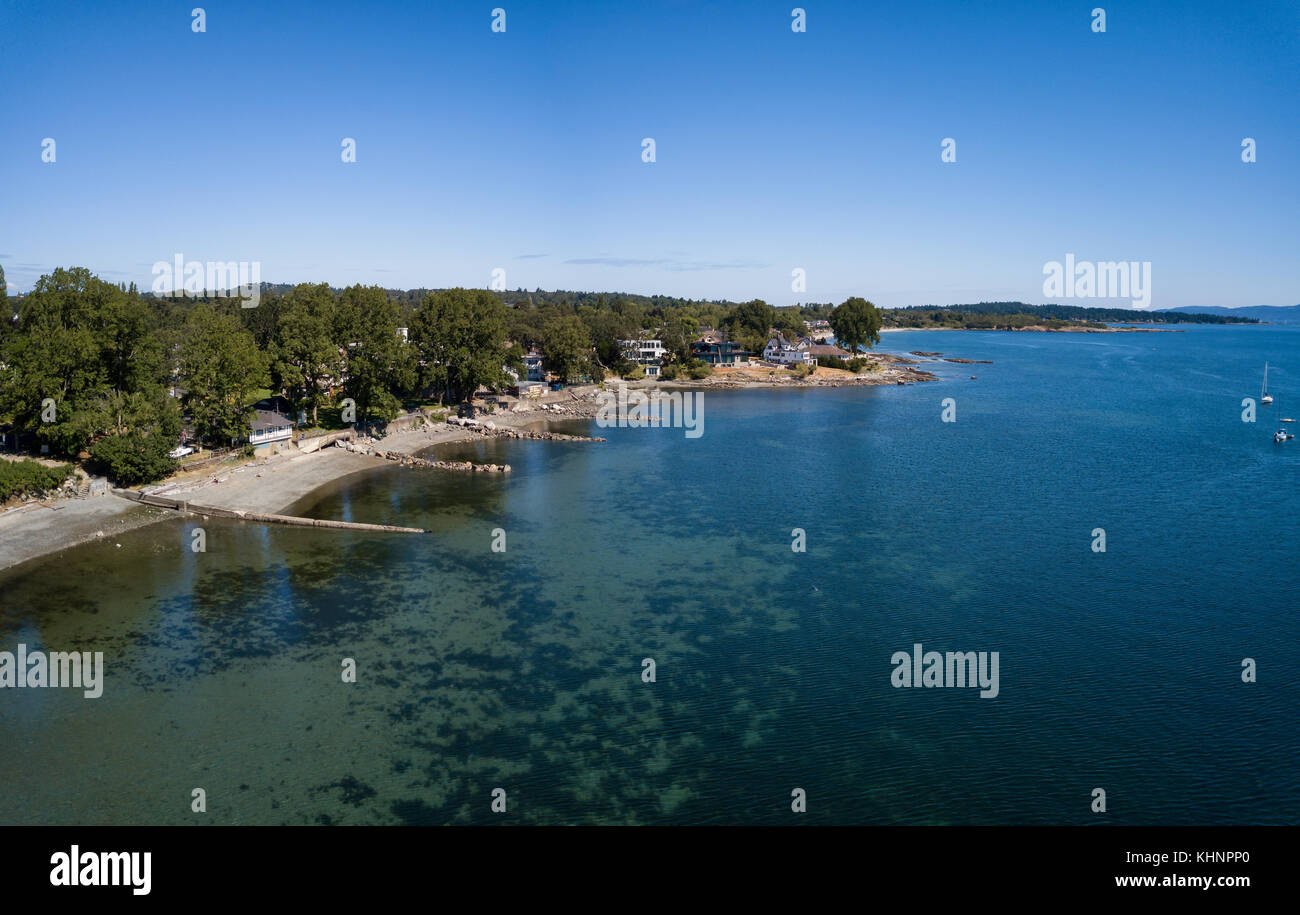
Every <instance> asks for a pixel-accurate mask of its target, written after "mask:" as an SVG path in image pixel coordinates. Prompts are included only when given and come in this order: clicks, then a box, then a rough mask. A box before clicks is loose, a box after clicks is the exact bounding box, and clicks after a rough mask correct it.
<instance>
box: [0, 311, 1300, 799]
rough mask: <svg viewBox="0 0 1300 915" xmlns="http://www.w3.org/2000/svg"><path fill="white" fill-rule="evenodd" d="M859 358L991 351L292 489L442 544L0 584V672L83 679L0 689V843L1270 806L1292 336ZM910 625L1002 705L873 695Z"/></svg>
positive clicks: (1299, 700)
mask: <svg viewBox="0 0 1300 915" xmlns="http://www.w3.org/2000/svg"><path fill="white" fill-rule="evenodd" d="M882 348H884V349H887V350H891V351H902V352H905V351H908V350H938V351H942V352H943V353H944V354H945V355H947V356H954V357H962V358H970V359H991V360H993V364H992V365H955V364H950V363H939V364H938V365H937V366H936V367H934V368H935V371H936V372H937V373H938V374H940V375H941V376H942V377H943V381H942V382H940V383H934V384H925V385H915V386H910V387H906V388H901V387H882V388H872V389H839V390H812V391H748V392H709V393H707V394H706V395H705V407H704V421H705V425H704V435H703V436H702V437H701V438H699V439H695V440H691V439H687V438H685V436H684V435H683V434H682V430H680V429H676V430H674V429H624V430H617V429H615V430H605V431H601V432H598V434H603V435H606V436H607V437H608V438H609V441H608V442H607V443H605V444H569V443H540V442H492V443H478V444H472V445H464V446H454V447H450V448H446V449H443V452H444V453H447V454H457V455H472V456H475V457H476V459H482V460H492V461H506V462H509V463H510V464H512V465H513V467H514V473H513V474H511V475H510V476H508V477H504V478H501V477H489V476H487V475H473V476H460V475H453V474H445V473H439V472H435V471H425V470H411V469H403V468H396V467H394V468H384V469H381V470H378V471H376V472H373V473H370V474H367V475H362V476H359V477H352V478H350V479H348V480H345V481H341V482H340V483H338V484H336V485H334V486H332V487H330V488H329V489H327V490H325V491H323V492H321V493H318V494H317V495H316V496H315V497H313V498H312V499H310V500H307V502H305V503H304V504H302V505H300V506H298V509H300V510H301V512H302V513H308V514H313V515H315V516H318V517H328V518H344V519H351V520H364V521H375V522H391V523H399V524H403V525H414V526H421V527H427V528H431V529H432V530H433V532H434V533H433V534H432V535H431V536H426V537H412V536H400V535H356V534H352V533H342V532H337V531H315V530H298V529H292V528H278V527H259V526H256V525H244V524H237V523H226V522H222V521H218V520H212V521H210V522H208V523H207V524H206V525H205V527H206V530H207V552H206V553H203V554H194V553H192V552H190V550H189V544H190V542H191V537H190V531H191V530H192V528H193V527H194V523H193V522H185V521H180V520H177V521H169V522H164V523H160V524H157V525H154V526H152V527H149V528H145V529H142V530H139V531H135V532H132V533H129V534H125V535H122V536H120V537H117V538H115V540H114V542H120V543H121V544H122V546H121V548H120V549H119V548H116V547H114V546H113V543H112V542H109V543H98V544H94V545H89V546H85V547H80V548H77V549H73V550H70V551H67V552H65V553H63V554H61V555H58V556H56V557H52V558H50V559H48V560H46V561H43V562H40V563H36V564H30V565H27V566H24V567H22V568H20V569H17V570H12V571H11V572H9V573H5V574H3V575H0V594H3V595H4V598H3V604H2V608H0V649H4V650H13V649H14V647H15V645H16V644H17V643H18V642H20V641H22V642H26V643H27V645H28V646H29V647H36V646H42V647H45V648H47V649H49V650H64V649H77V650H88V651H103V652H104V653H105V663H106V667H107V677H106V685H105V690H104V696H103V698H101V699H98V700H95V701H89V700H85V699H82V698H80V693H79V692H75V691H71V690H22V691H18V690H5V691H4V692H3V693H0V734H3V739H2V740H0V822H3V823H340V824H353V823H447V822H473V823H491V822H542V823H555V822H563V823H585V822H617V823H655V822H671V823H734V822H745V823H775V824H779V823H801V824H813V823H868V824H891V823H935V824H939V823H1007V824H1017V823H1044V824H1091V823H1103V822H1104V823H1111V824H1220V823H1295V822H1297V821H1298V820H1300V774H1298V772H1300V770H1298V769H1297V767H1296V765H1295V759H1296V756H1297V751H1300V729H1297V727H1296V712H1297V709H1298V708H1300V677H1297V671H1300V650H1298V649H1297V629H1298V625H1297V620H1298V616H1297V614H1298V613H1300V589H1298V588H1297V582H1296V576H1297V569H1298V568H1300V565H1298V564H1297V563H1296V555H1297V550H1298V548H1300V491H1298V490H1297V483H1298V482H1300V442H1291V443H1288V444H1286V445H1274V444H1273V443H1272V441H1271V434H1272V432H1273V430H1274V429H1275V428H1276V425H1275V424H1274V421H1275V420H1276V419H1277V418H1279V417H1281V416H1294V417H1296V418H1300V328H1289V329H1288V328H1270V327H1239V328H1232V327H1188V328H1187V329H1186V331H1185V332H1182V333H1158V334H1116V335H1107V336H1094V335H1089V336H1082V335H1079V336H1076V335H1064V334H1028V333H1014V334H1013V333H960V332H947V333H945V332H913V333H905V334H892V335H887V336H886V338H885V340H884V341H883V344H882ZM1266 359H1267V360H1269V361H1270V362H1271V363H1272V370H1271V372H1270V376H1269V377H1270V388H1272V389H1273V391H1274V393H1275V394H1276V396H1277V404H1276V412H1274V411H1273V408H1269V410H1267V411H1265V412H1263V413H1262V414H1261V417H1260V420H1259V421H1258V422H1257V423H1255V424H1253V425H1251V424H1246V423H1243V422H1242V421H1241V411H1242V407H1241V400H1242V398H1243V397H1247V396H1254V397H1257V396H1258V394H1259V385H1260V380H1261V375H1262V370H1263V364H1264V361H1265V360H1266ZM972 374H974V375H976V376H978V377H977V379H975V380H971V379H970V377H969V376H971V375H972ZM947 397H951V398H954V399H955V401H956V416H957V421H956V422H954V423H944V422H941V421H940V416H941V411H942V404H941V401H942V400H943V399H944V398H947ZM577 426H578V429H579V430H581V429H582V428H585V426H586V424H585V423H580V424H577ZM571 431H572V430H571ZM1098 527H1100V528H1104V529H1105V532H1106V541H1107V549H1106V552H1105V553H1096V552H1094V551H1093V550H1092V548H1091V545H1092V542H1093V538H1092V531H1093V529H1094V528H1098ZM495 528H500V529H503V530H504V531H505V532H506V546H507V549H506V552H504V553H494V552H492V551H491V549H490V546H491V543H492V539H493V530H494V529H495ZM794 528H802V529H803V530H804V531H805V532H806V536H807V552H805V553H796V552H794V551H792V549H791V542H792V534H791V532H792V530H793V529H794ZM915 642H921V643H922V644H923V645H924V646H925V648H926V649H927V650H939V651H997V652H999V658H1000V671H999V672H1000V694H999V695H998V696H997V697H996V698H994V699H981V698H979V696H978V695H977V691H975V690H971V689H921V688H916V689H895V688H893V687H892V686H891V685H890V674H891V672H892V670H893V668H892V666H891V664H890V658H891V655H892V654H893V653H894V652H895V651H900V650H902V651H910V649H911V646H912V645H913V644H914V643H915ZM344 658H353V659H355V661H356V665H357V671H358V682H357V683H356V684H345V683H343V682H341V677H340V670H341V661H342V659H344ZM643 658H653V659H654V660H655V662H656V665H657V681H656V682H654V683H644V682H642V679H641V671H642V659H643ZM1243 658H1253V659H1255V661H1256V663H1257V665H1258V682H1256V683H1243V682H1242V679H1241V662H1242V659H1243ZM195 787H202V788H204V789H205V791H206V792H207V799H208V801H207V803H208V810H207V812H206V813H200V814H196V813H192V812H191V810H190V798H191V790H192V789H193V788H195ZM498 787H500V788H504V789H505V790H506V792H507V802H508V812H507V813H506V814H505V815H496V814H493V813H492V812H491V809H490V803H491V792H492V790H493V789H494V788H498ZM796 787H798V788H803V789H805V790H806V791H807V793H808V812H807V813H806V814H805V815H802V816H797V815H795V814H792V813H791V812H790V796H791V790H792V789H793V788H796ZM1097 787H1101V788H1104V789H1105V790H1106V791H1107V794H1108V807H1109V811H1108V813H1106V814H1105V815H1104V816H1102V815H1097V814H1093V813H1091V812H1090V809H1089V805H1090V802H1091V800H1092V797H1091V792H1092V790H1093V789H1094V788H1097Z"/></svg>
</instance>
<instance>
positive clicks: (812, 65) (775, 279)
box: [0, 0, 1300, 308]
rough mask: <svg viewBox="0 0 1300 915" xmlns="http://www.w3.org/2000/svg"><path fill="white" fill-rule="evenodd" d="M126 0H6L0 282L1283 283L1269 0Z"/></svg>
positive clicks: (937, 286) (1271, 294)
mask: <svg viewBox="0 0 1300 915" xmlns="http://www.w3.org/2000/svg"><path fill="white" fill-rule="evenodd" d="M796 2H801V3H802V5H803V8H804V9H805V10H806V11H807V31H806V33H803V34H796V33H794V32H792V31H791V28H790V23H791V15H790V11H791V9H792V8H793V7H794V6H795V3H796ZM199 3H203V4H204V6H203V8H204V10H205V12H206V20H207V31H206V32H205V33H202V34H195V33H193V32H192V31H191V26H190V23H191V16H190V10H191V9H192V8H193V7H194V6H195V5H197V4H199ZM1097 5H1102V6H1104V8H1105V10H1106V32H1105V33H1104V34H1097V33H1094V32H1093V31H1092V29H1091V21H1092V18H1091V14H1090V11H1091V9H1092V8H1093V7H1094V6H1097ZM272 6H273V7H274V8H271V7H272ZM494 6H502V7H503V8H504V9H505V10H506V31H505V33H493V32H492V31H491V28H490V25H491V21H492V14H491V10H492V8H493V7H494ZM122 7H126V8H122ZM122 7H119V5H118V4H104V3H60V2H41V3H30V2H25V0H19V2H15V0H4V3H3V5H0V264H3V265H4V267H5V271H6V273H7V276H8V279H9V282H10V286H11V289H16V290H26V289H28V288H30V286H31V284H32V283H33V282H34V281H35V279H36V278H37V277H38V276H39V275H40V274H42V273H45V272H48V271H49V270H50V269H52V268H53V267H55V266H72V265H76V266H86V267H90V268H91V269H93V270H95V271H96V272H98V273H99V274H100V275H101V276H103V277H104V278H106V279H109V280H114V281H126V280H134V281H136V282H137V283H139V284H140V285H141V286H143V287H145V288H147V287H148V286H149V284H150V283H151V281H152V275H151V267H152V265H153V264H154V263H155V262H157V261H171V260H172V259H173V258H174V257H175V255H176V254H178V253H179V254H183V255H184V257H185V258H186V259H187V260H199V261H231V260H244V261H258V262H260V264H261V276H262V279H264V280H269V281H273V282H302V281H327V282H329V283H331V284H334V285H345V284H350V283H354V282H363V283H378V284H382V285H384V286H389V287H402V288H408V287H415V286H431V287H440V286H452V285H464V286H487V285H489V283H490V281H491V273H492V270H493V269H494V268H502V269H504V270H505V271H506V285H507V286H508V287H509V288H511V289H514V288H517V287H524V288H529V289H532V288H535V287H541V288H545V289H553V288H566V289H590V290H603V291H627V292H639V293H646V294H653V293H664V294H671V295H681V296H692V297H710V298H728V299H733V300H742V299H748V298H754V297H759V298H764V299H766V300H767V301H769V302H772V303H774V304H778V305H789V304H794V303H795V302H798V301H835V302H838V301H842V300H843V299H844V298H845V297H847V296H849V295H863V296H866V297H867V298H870V299H871V300H873V301H875V302H876V303H878V304H881V305H911V304H945V303H954V302H968V301H979V300H995V299H1021V300H1024V301H1029V302H1042V301H1046V300H1047V297H1046V296H1045V295H1044V294H1043V289H1042V284H1043V265H1044V264H1045V263H1047V262H1049V261H1053V260H1058V261H1059V260H1062V259H1064V257H1065V255H1066V254H1067V253H1073V254H1074V255H1075V256H1076V258H1077V259H1079V260H1092V261H1109V260H1126V261H1150V262H1151V264H1152V268H1151V271H1152V287H1153V288H1152V306H1153V307H1157V308H1163V307H1174V306H1179V305H1228V306H1236V305H1293V304H1296V303H1297V302H1300V290H1298V289H1297V274H1298V273H1300V270H1298V268H1300V218H1298V217H1297V203H1300V169H1297V155H1298V152H1300V118H1297V115H1298V114H1300V104H1298V103H1300V4H1297V3H1295V2H1271V0H1263V2H1251V3H1203V4H1202V3H1164V2H1146V3H1105V0H1094V2H1083V3H1073V2H1051V0H1048V2H1020V3H1016V2H981V3H970V2H924V0H922V2H906V3H889V4H876V3H866V2H862V3H827V2H817V0H789V2H784V3H764V2H736V3H730V2H726V3H676V2H663V3H646V2H638V3H630V2H619V0H604V2H572V3H568V2H559V0H556V2H548V3H532V2H529V3H523V2H516V0H486V2H483V3H450V4H439V3H429V2H422V3H418V4H415V3H409V4H408V3H385V2H369V3H364V4H362V3H355V4H352V3H349V4H342V3H330V2H313V3H301V4H297V3H276V4H273V5H272V4H265V3H230V2H220V3H219V2H215V0H206V2H205V0H190V2H185V3H148V2H142V3H135V4H129V5H122ZM46 137H49V138H53V139H54V140H55V142H56V144H57V146H56V155H57V161H56V162H54V163H46V162H42V161H41V144H42V141H43V139H44V138H46ZM344 137H351V138H354V139H355V140H356V143H357V161H356V162H355V163H348V164H345V163H343V162H342V161H341V160H340V143H341V141H342V139H343V138H344ZM644 137H653V138H654V140H655V143H656V161H655V162H654V163H644V162H642V160H641V141H642V138H644ZM946 137H951V138H953V139H955V140H956V142H957V161H956V162H955V163H943V162H941V161H940V151H941V150H940V144H941V141H942V140H943V139H944V138H946ZM1244 137H1253V138H1254V139H1255V140H1256V142H1257V144H1258V161H1257V162H1255V163H1253V164H1245V163H1243V162H1242V161H1241V141H1242V138H1244ZM795 268H801V269H803V270H804V271H806V275H807V291H806V292H803V293H797V292H794V291H792V290H791V271H792V270H793V269H795ZM1061 301H1064V300H1061ZM1074 304H1083V305H1088V304H1108V305H1122V304H1126V303H1125V302H1124V301H1122V300H1120V301H1116V300H1111V301H1102V300H1096V301H1087V300H1079V301H1075V302H1074Z"/></svg>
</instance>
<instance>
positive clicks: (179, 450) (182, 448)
mask: <svg viewBox="0 0 1300 915" xmlns="http://www.w3.org/2000/svg"><path fill="white" fill-rule="evenodd" d="M193 453H194V449H193V448H191V447H190V446H189V445H177V446H176V447H175V448H173V449H172V450H171V451H168V452H167V456H168V457H169V458H183V457H185V455H187V454H193Z"/></svg>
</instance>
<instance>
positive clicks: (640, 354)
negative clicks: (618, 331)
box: [618, 340, 668, 378]
mask: <svg viewBox="0 0 1300 915" xmlns="http://www.w3.org/2000/svg"><path fill="white" fill-rule="evenodd" d="M618 345H619V347H620V348H621V349H622V350H623V355H624V356H625V357H626V358H627V359H628V360H630V361H632V362H635V363H636V364H637V365H639V366H642V367H643V368H644V369H645V374H646V377H647V378H658V377H659V367H660V366H661V365H663V361H664V355H665V354H666V353H667V352H668V351H667V350H666V349H664V345H663V343H662V342H660V341H659V340H619V341H618Z"/></svg>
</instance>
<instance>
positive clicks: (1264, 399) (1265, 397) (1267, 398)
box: [1259, 362, 1273, 403]
mask: <svg viewBox="0 0 1300 915" xmlns="http://www.w3.org/2000/svg"><path fill="white" fill-rule="evenodd" d="M1259 402H1260V403H1272V402H1273V395H1272V394H1270V393H1268V363H1267V362H1265V363H1264V389H1263V391H1262V392H1261V393H1260V396H1259Z"/></svg>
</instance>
